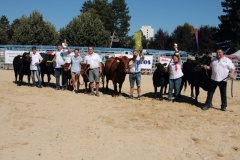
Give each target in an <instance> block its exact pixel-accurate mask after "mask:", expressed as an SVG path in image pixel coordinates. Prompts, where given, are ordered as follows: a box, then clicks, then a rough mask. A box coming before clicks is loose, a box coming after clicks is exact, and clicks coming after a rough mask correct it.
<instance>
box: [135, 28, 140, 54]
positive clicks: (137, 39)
mask: <svg viewBox="0 0 240 160" xmlns="http://www.w3.org/2000/svg"><path fill="white" fill-rule="evenodd" d="M134 38H135V50H137V51H138V50H139V47H140V46H142V31H141V30H139V31H137V32H135V33H134Z"/></svg>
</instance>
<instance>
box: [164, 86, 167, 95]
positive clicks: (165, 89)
mask: <svg viewBox="0 0 240 160" xmlns="http://www.w3.org/2000/svg"><path fill="white" fill-rule="evenodd" d="M164 94H167V84H165V85H164Z"/></svg>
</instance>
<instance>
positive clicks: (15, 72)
mask: <svg viewBox="0 0 240 160" xmlns="http://www.w3.org/2000/svg"><path fill="white" fill-rule="evenodd" d="M14 74H15V83H16V84H17V78H18V72H17V70H14Z"/></svg>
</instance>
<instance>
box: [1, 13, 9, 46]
mask: <svg viewBox="0 0 240 160" xmlns="http://www.w3.org/2000/svg"><path fill="white" fill-rule="evenodd" d="M8 28H9V21H8V18H7V16H5V15H2V16H1V18H0V44H7V43H8V41H9V39H8V34H7V30H8Z"/></svg>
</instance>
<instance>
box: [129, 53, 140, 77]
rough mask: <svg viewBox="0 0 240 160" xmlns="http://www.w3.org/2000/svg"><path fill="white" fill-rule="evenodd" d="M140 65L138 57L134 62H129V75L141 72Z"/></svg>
mask: <svg viewBox="0 0 240 160" xmlns="http://www.w3.org/2000/svg"><path fill="white" fill-rule="evenodd" d="M141 64H142V58H140V57H139V56H137V58H136V60H135V61H133V60H131V61H130V62H129V68H130V73H138V72H141V69H142V67H141V66H142V65H141Z"/></svg>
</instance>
